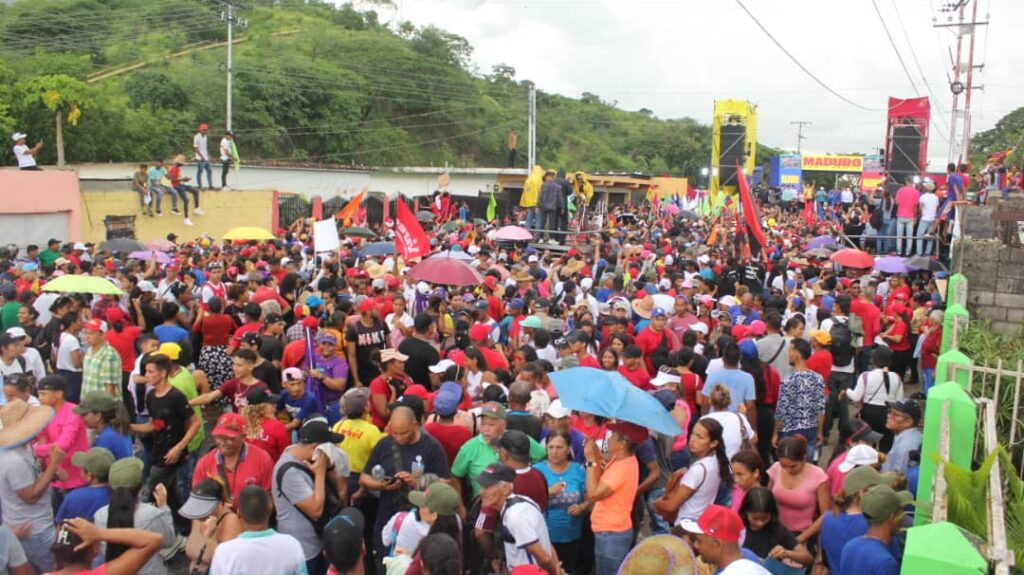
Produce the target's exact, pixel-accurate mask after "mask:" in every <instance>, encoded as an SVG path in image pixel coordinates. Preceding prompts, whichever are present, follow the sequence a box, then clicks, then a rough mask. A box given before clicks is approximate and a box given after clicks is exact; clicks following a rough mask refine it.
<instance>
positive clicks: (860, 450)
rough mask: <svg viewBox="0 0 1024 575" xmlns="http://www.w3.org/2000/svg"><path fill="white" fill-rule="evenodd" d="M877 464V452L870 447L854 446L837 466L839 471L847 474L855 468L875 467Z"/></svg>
mask: <svg viewBox="0 0 1024 575" xmlns="http://www.w3.org/2000/svg"><path fill="white" fill-rule="evenodd" d="M877 463H878V452H877V451H875V448H874V447H871V446H870V445H854V446H853V447H851V448H850V450H849V451H847V452H846V459H844V460H843V462H842V463H840V464H839V471H842V472H843V473H849V472H850V471H852V470H853V468H855V467H860V466H861V465H875V464H877Z"/></svg>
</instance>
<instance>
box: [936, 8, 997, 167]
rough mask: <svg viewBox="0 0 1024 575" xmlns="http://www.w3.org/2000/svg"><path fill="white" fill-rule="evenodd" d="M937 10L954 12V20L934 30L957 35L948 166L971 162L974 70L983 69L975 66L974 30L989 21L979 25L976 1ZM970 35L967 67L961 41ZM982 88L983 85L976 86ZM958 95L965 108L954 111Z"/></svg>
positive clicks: (953, 60) (951, 87)
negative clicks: (967, 17)
mask: <svg viewBox="0 0 1024 575" xmlns="http://www.w3.org/2000/svg"><path fill="white" fill-rule="evenodd" d="M971 2H973V3H974V6H973V9H972V14H971V21H970V22H964V15H965V11H966V8H967V5H968V4H970V3H971ZM940 11H942V12H945V13H947V14H952V13H954V12H955V13H956V14H957V21H956V22H955V23H954V22H953V21H952V20H953V19H952V17H948V18H947V20H948V21H947V22H946V23H945V24H934V25H933V27H934V28H952V29H954V30H955V32H956V55H955V56H953V53H952V52H951V53H950V57H951V59H952V62H951V63H952V65H953V76H952V77H951V78H950V80H949V91H950V92H952V94H953V105H952V107H951V111H950V114H951V116H952V117H951V120H952V121H951V122H950V123H949V162H951V163H957V162H959V163H966V162H969V161H970V146H971V118H970V114H971V91H972V90H974V89H975V88H976V86H974V85H973V83H974V69H975V68H982V67H984V64H980V65H975V64H974V34H975V28H976V27H978V26H986V25H988V22H978V2H977V0H954V1H949V2H947V3H946V4H945V5H944V6H943V7H942V8H941V9H940ZM967 34H970V36H971V42H970V46H969V47H968V54H967V64H966V66H964V65H963V62H962V60H963V40H964V36H965V35H967ZM965 73H966V75H967V84H966V85H965V84H964V83H963V82H962V81H961V78H963V76H964V74H965ZM977 88H978V89H981V88H982V86H977ZM960 94H964V108H963V109H962V110H961V109H959V108H957V106H958V105H959V101H960ZM959 120H962V121H963V127H962V128H961V132H962V137H961V140H960V146H959V149H958V146H957V122H958V121H959Z"/></svg>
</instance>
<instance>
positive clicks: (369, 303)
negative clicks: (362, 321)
mask: <svg viewBox="0 0 1024 575" xmlns="http://www.w3.org/2000/svg"><path fill="white" fill-rule="evenodd" d="M375 309H377V302H375V301H374V300H372V299H370V298H366V299H364V300H363V301H362V302H360V304H359V313H363V312H364V311H373V310H375Z"/></svg>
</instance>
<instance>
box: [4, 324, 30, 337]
mask: <svg viewBox="0 0 1024 575" xmlns="http://www.w3.org/2000/svg"><path fill="white" fill-rule="evenodd" d="M6 333H7V335H9V336H11V337H13V338H14V339H25V338H26V337H28V333H26V332H25V328H23V327H9V328H7V332H6Z"/></svg>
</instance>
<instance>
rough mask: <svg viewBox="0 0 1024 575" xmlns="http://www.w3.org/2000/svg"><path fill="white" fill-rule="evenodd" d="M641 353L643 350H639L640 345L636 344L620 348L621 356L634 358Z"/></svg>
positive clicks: (641, 354)
mask: <svg viewBox="0 0 1024 575" xmlns="http://www.w3.org/2000/svg"><path fill="white" fill-rule="evenodd" d="M643 354H644V352H643V351H641V350H640V346H638V345H636V344H629V345H627V346H626V347H624V348H622V357H628V358H631V359H636V358H638V357H642V356H643Z"/></svg>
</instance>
